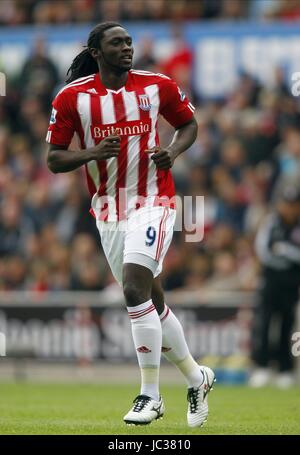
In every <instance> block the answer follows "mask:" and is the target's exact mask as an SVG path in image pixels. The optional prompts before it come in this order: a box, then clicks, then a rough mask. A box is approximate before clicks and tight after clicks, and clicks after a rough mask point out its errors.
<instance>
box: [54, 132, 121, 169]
mask: <svg viewBox="0 0 300 455" xmlns="http://www.w3.org/2000/svg"><path fill="white" fill-rule="evenodd" d="M119 152H120V137H119V136H109V137H106V138H104V139H103V140H102V141H101V142H100V143H99V144H98V145H96V146H95V147H90V148H88V149H84V150H68V147H66V146H63V145H55V144H49V147H48V154H47V165H48V168H49V169H50V171H52V172H54V173H55V174H56V173H58V172H70V171H73V170H74V169H77V168H78V167H80V166H82V165H83V164H86V163H88V162H90V161H93V160H96V161H98V160H108V159H109V158H113V157H117V156H118V154H119Z"/></svg>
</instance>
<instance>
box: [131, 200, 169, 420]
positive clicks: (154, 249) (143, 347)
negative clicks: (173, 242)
mask: <svg viewBox="0 0 300 455" xmlns="http://www.w3.org/2000/svg"><path fill="white" fill-rule="evenodd" d="M173 218H174V216H173V214H170V210H169V209H168V208H165V207H153V206H145V207H142V208H140V209H139V210H137V211H136V212H133V213H131V214H130V215H129V217H128V224H127V229H126V233H125V238H124V260H123V290H124V295H125V299H126V303H127V309H128V313H129V317H130V320H131V326H132V334H133V340H134V344H135V348H136V352H137V356H138V361H139V365H140V369H141V378H142V384H141V394H140V395H139V396H138V397H137V399H136V400H137V401H136V403H135V405H134V406H133V408H132V409H131V410H130V411H129V413H128V414H127V415H126V416H125V417H124V420H125V421H126V422H132V423H150V422H151V420H153V419H154V418H157V417H158V416H159V415H161V414H162V413H163V403H162V400H161V398H160V396H159V387H158V385H159V366H160V357H161V343H162V329H161V323H160V319H159V316H158V313H157V311H156V309H155V306H154V304H153V302H152V299H151V291H152V283H153V277H154V273H155V272H156V270H157V267H158V264H159V258H160V257H161V256H162V251H163V249H164V246H165V247H167V246H166V245H167V243H168V242H169V239H166V233H167V232H168V230H172V228H173V223H174V220H173ZM143 397H146V399H149V400H152V402H151V401H149V402H145V400H144V399H143ZM150 408H151V409H150ZM148 410H150V414H149V412H148ZM155 411H156V414H155V413H154V412H155Z"/></svg>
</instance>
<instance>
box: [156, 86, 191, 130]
mask: <svg viewBox="0 0 300 455" xmlns="http://www.w3.org/2000/svg"><path fill="white" fill-rule="evenodd" d="M160 99H161V104H160V114H161V115H162V116H163V117H164V118H165V119H166V120H167V121H168V122H169V123H170V124H171V125H172V126H174V128H178V127H179V126H181V125H184V124H185V123H188V122H189V121H190V120H191V119H192V117H193V113H194V110H195V108H194V106H193V105H192V103H191V102H190V101H189V99H188V97H187V96H186V95H185V93H183V92H182V91H181V90H180V88H179V87H178V85H177V84H176V83H175V82H174V81H172V80H171V79H166V80H164V81H163V83H162V84H161V87H160Z"/></svg>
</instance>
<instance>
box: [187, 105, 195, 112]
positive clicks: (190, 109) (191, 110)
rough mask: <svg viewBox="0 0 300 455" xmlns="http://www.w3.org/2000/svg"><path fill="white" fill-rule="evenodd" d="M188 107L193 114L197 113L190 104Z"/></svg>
mask: <svg viewBox="0 0 300 455" xmlns="http://www.w3.org/2000/svg"><path fill="white" fill-rule="evenodd" d="M187 107H188V108H189V110H190V111H192V112H193V113H194V112H195V108H194V109H192V108H191V106H190V105H189V104H188V106H187Z"/></svg>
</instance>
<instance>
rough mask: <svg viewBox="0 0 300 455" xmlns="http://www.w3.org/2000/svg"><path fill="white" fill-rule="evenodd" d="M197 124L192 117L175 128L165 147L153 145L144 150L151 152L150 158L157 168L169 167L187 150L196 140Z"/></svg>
mask: <svg viewBox="0 0 300 455" xmlns="http://www.w3.org/2000/svg"><path fill="white" fill-rule="evenodd" d="M197 131H198V125H197V122H196V120H195V118H194V117H192V119H191V120H190V121H189V122H188V123H186V124H185V125H182V126H179V127H177V128H176V131H175V134H174V136H173V139H172V142H171V143H170V145H168V146H167V147H165V148H161V147H154V148H153V149H150V150H145V151H146V152H147V153H153V152H154V153H153V155H152V156H151V159H152V160H153V161H154V163H155V164H156V166H157V167H158V168H159V169H169V168H171V167H172V166H173V164H174V161H175V159H176V158H177V157H178V156H179V155H180V154H181V153H183V152H184V151H185V150H187V149H188V148H189V147H190V146H191V145H192V144H193V143H194V142H195V140H196V137H197Z"/></svg>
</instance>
